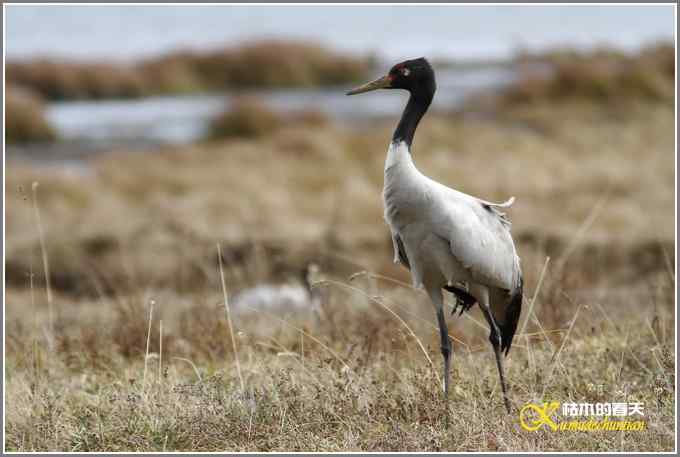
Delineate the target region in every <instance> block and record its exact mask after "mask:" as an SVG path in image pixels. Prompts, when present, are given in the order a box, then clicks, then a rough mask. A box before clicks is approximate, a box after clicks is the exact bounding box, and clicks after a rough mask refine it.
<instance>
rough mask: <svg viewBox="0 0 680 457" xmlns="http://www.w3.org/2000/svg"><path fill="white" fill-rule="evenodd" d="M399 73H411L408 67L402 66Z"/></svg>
mask: <svg viewBox="0 0 680 457" xmlns="http://www.w3.org/2000/svg"><path fill="white" fill-rule="evenodd" d="M401 74H402V75H404V76H408V75H410V74H411V70H409V69H408V68H406V67H404V68H402V69H401Z"/></svg>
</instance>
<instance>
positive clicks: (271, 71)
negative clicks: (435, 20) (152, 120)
mask: <svg viewBox="0 0 680 457" xmlns="http://www.w3.org/2000/svg"><path fill="white" fill-rule="evenodd" d="M368 68H369V63H368V61H367V60H366V59H363V58H359V57H352V56H347V55H343V54H340V53H337V52H333V51H331V50H329V49H326V48H323V47H321V46H317V45H312V44H306V43H300V42H283V41H274V40H271V41H258V42H254V43H248V44H245V45H242V46H235V47H232V48H227V49H223V50H220V51H211V52H188V51H181V52H175V53H172V54H168V55H165V56H162V57H158V58H150V59H147V60H144V61H140V62H136V63H133V64H124V63H105V62H78V61H65V60H51V59H37V60H32V61H26V62H22V61H17V62H9V63H8V64H7V81H9V82H12V83H15V84H21V85H23V86H26V87H29V88H31V89H33V90H35V91H36V92H38V93H39V94H41V95H42V96H43V97H45V98H47V99H50V100H70V99H88V98H94V99H99V98H127V97H141V96H145V95H156V94H173V93H185V92H195V91H210V90H225V89H237V88H244V87H313V86H321V85H333V84H340V83H346V82H351V81H357V80H360V79H362V78H363V77H365V75H366V72H367V70H368Z"/></svg>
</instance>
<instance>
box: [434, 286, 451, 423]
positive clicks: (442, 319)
mask: <svg viewBox="0 0 680 457" xmlns="http://www.w3.org/2000/svg"><path fill="white" fill-rule="evenodd" d="M429 295H430V299H431V300H432V304H433V305H434V306H435V309H436V310H437V321H438V323H439V336H440V337H441V351H442V357H443V358H444V406H445V407H446V416H445V419H446V428H448V427H449V371H450V367H451V355H452V353H453V349H452V347H451V340H450V339H449V329H448V327H447V326H446V315H445V314H444V302H443V297H442V291H441V289H439V288H437V289H435V290H430V293H429Z"/></svg>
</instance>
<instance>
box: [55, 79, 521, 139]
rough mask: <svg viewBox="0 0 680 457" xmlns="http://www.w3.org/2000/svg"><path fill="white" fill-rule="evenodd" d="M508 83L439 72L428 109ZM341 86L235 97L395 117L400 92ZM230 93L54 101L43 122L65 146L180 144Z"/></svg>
mask: <svg viewBox="0 0 680 457" xmlns="http://www.w3.org/2000/svg"><path fill="white" fill-rule="evenodd" d="M513 78H514V72H513V71H512V70H511V69H509V68H506V67H492V68H479V69H471V70H444V71H441V72H440V73H439V75H438V85H439V90H438V92H437V96H436V97H435V100H434V102H433V107H432V109H433V110H440V111H450V110H452V109H455V108H457V107H458V106H460V103H461V101H462V100H463V99H464V98H465V97H466V96H467V95H469V94H471V93H474V92H476V91H482V90H491V89H494V88H498V87H501V86H503V85H505V84H507V83H509V82H511V81H512V80H513ZM347 89H348V88H347V87H336V88H322V89H299V90H267V91H265V90H261V91H250V92H239V93H238V94H237V95H243V94H249V95H252V96H254V97H257V98H259V99H261V100H262V101H263V102H265V103H266V104H267V105H268V106H271V107H272V108H273V109H274V110H276V111H279V112H282V113H284V114H285V113H287V112H295V111H300V110H307V109H312V110H319V111H322V112H324V113H325V114H326V115H328V116H329V117H331V118H332V119H335V120H336V121H339V122H348V123H349V122H351V121H356V120H357V119H366V118H377V117H385V116H394V117H397V116H398V115H399V112H400V111H401V109H402V108H403V105H404V104H405V97H406V94H405V93H403V92H401V91H381V92H380V93H377V92H376V93H373V94H365V95H362V96H358V97H347V96H346V95H345V91H346V90H347ZM234 95H235V94H233V93H215V94H200V95H191V96H176V97H150V98H145V99H140V100H108V101H77V102H58V103H51V104H49V105H48V109H47V117H48V119H49V121H50V123H51V124H52V125H53V126H54V127H55V128H56V130H57V132H58V134H59V136H60V137H61V138H63V139H65V140H70V141H77V140H82V141H88V142H90V143H93V142H100V143H101V142H107V141H108V142H110V141H113V140H117V141H118V142H119V143H123V142H129V141H132V140H145V141H148V142H155V143H159V144H186V143H191V142H193V141H196V140H199V139H201V138H203V137H204V136H205V134H206V131H207V128H208V126H209V123H210V121H211V120H212V119H213V118H214V117H215V116H217V115H218V114H219V113H221V112H222V111H224V110H228V109H229V107H230V104H231V101H232V99H233V96H234Z"/></svg>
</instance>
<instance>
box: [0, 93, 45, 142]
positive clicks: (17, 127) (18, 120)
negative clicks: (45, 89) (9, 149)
mask: <svg viewBox="0 0 680 457" xmlns="http://www.w3.org/2000/svg"><path fill="white" fill-rule="evenodd" d="M5 116H6V123H5V141H6V142H7V143H27V142H40V141H50V140H54V139H55V138H56V133H55V132H54V129H53V128H52V127H51V126H50V124H49V122H48V120H47V118H46V116H45V106H44V103H43V100H42V99H41V98H40V96H39V95H38V94H37V93H35V92H33V91H31V90H29V89H27V88H25V87H18V86H15V85H11V84H8V85H7V86H6V90H5Z"/></svg>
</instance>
